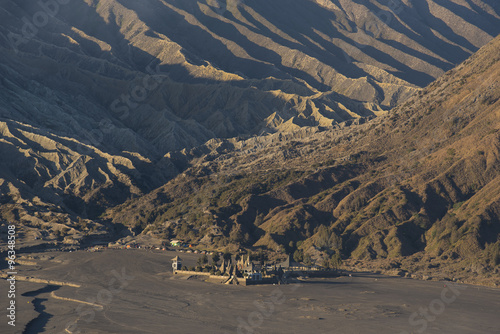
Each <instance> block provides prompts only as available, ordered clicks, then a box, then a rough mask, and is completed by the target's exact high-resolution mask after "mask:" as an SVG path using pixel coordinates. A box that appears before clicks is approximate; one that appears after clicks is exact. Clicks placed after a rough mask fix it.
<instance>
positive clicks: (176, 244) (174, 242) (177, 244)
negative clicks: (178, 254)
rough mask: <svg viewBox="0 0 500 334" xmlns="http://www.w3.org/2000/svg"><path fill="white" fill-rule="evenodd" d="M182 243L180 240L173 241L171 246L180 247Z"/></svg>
mask: <svg viewBox="0 0 500 334" xmlns="http://www.w3.org/2000/svg"><path fill="white" fill-rule="evenodd" d="M181 243H182V242H181V241H180V240H171V241H170V246H172V247H179V246H180V245H181Z"/></svg>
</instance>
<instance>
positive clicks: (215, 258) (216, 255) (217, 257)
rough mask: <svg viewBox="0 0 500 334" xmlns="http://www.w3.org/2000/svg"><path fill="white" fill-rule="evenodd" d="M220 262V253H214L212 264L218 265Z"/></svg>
mask: <svg viewBox="0 0 500 334" xmlns="http://www.w3.org/2000/svg"><path fill="white" fill-rule="evenodd" d="M219 260H220V256H219V253H217V252H214V253H213V254H212V262H213V264H217V262H219Z"/></svg>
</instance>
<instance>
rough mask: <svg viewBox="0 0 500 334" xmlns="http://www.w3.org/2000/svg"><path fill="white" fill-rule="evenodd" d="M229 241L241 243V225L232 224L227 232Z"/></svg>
mask: <svg viewBox="0 0 500 334" xmlns="http://www.w3.org/2000/svg"><path fill="white" fill-rule="evenodd" d="M229 241H230V242H232V243H241V242H242V241H243V232H242V231H241V225H239V224H236V225H233V228H232V229H231V232H229Z"/></svg>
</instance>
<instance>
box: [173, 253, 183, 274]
mask: <svg viewBox="0 0 500 334" xmlns="http://www.w3.org/2000/svg"><path fill="white" fill-rule="evenodd" d="M181 268H182V259H181V258H180V257H178V256H176V257H174V258H173V259H172V270H173V272H174V273H175V271H176V270H181Z"/></svg>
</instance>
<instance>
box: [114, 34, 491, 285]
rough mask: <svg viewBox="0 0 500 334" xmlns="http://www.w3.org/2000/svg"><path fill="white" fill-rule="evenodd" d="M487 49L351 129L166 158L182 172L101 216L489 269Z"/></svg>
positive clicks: (248, 240) (216, 145) (187, 235)
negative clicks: (387, 113) (151, 190)
mask: <svg viewBox="0 0 500 334" xmlns="http://www.w3.org/2000/svg"><path fill="white" fill-rule="evenodd" d="M499 49H500V38H496V39H495V40H494V41H492V42H491V43H489V44H488V45H487V46H485V47H483V48H482V49H481V50H480V51H479V52H478V53H477V54H475V55H474V56H473V57H471V58H470V59H469V60H467V61H465V62H464V63H462V64H461V65H460V66H458V67H457V68H456V69H453V70H451V71H449V72H447V73H446V74H445V75H444V76H443V77H441V78H440V79H438V80H437V81H435V82H434V83H432V84H431V85H429V86H428V87H427V88H425V89H424V90H422V91H421V92H420V93H419V94H416V95H415V96H413V97H412V98H410V99H409V100H408V101H407V102H405V103H404V104H403V105H402V106H400V107H397V108H396V109H394V110H392V111H391V113H390V114H389V115H387V116H384V117H380V118H377V119H375V120H372V121H370V122H368V123H366V124H363V125H356V126H351V127H344V128H339V129H337V130H328V131H318V132H315V133H308V134H305V133H304V132H296V133H294V134H293V135H289V136H284V135H279V134H274V135H270V136H266V137H258V138H254V139H249V140H246V141H217V142H212V143H210V144H207V145H205V146H204V147H203V148H199V149H196V150H193V151H191V152H184V153H182V154H181V153H179V154H177V155H172V156H171V158H174V157H176V159H175V160H173V161H175V163H177V164H178V165H179V166H181V165H182V166H184V167H188V169H187V170H186V171H185V172H184V173H183V174H182V175H181V176H179V177H177V178H175V179H174V180H172V181H170V182H169V183H167V184H166V185H165V186H163V187H161V188H159V189H157V190H155V191H154V192H152V193H151V194H148V195H146V196H144V197H142V198H139V199H135V200H132V201H131V202H129V203H126V204H125V205H123V206H120V207H117V208H115V209H112V210H109V211H108V213H107V214H108V217H109V218H111V219H113V220H114V221H115V222H122V223H126V224H131V225H134V224H136V225H141V224H142V225H143V226H146V225H147V224H153V225H152V227H151V228H153V229H154V227H156V228H160V227H162V226H163V224H165V222H172V221H175V222H177V223H176V224H173V225H169V226H170V228H169V229H168V231H167V234H169V235H171V236H172V237H173V236H175V237H180V238H183V239H188V240H191V241H193V242H196V241H198V240H200V239H201V238H202V237H205V238H204V242H206V240H207V239H210V241H211V246H216V247H227V246H231V245H245V246H253V247H264V248H267V249H270V250H273V251H280V252H282V251H288V252H295V251H298V253H299V254H300V253H301V252H303V253H305V254H311V255H312V256H318V254H321V253H328V252H332V251H340V252H342V254H343V255H344V256H345V257H346V258H350V259H353V260H356V259H357V260H375V261H376V260H380V259H388V261H391V260H394V261H400V262H403V263H404V265H403V267H404V268H406V269H408V270H424V269H426V268H427V264H429V263H430V262H432V263H433V264H432V266H435V265H438V266H443V268H444V267H446V268H448V267H449V268H451V269H449V270H451V271H455V270H456V272H455V274H457V275H464V277H466V276H471V275H476V274H479V275H488V274H487V273H488V272H490V273H492V272H494V270H495V268H498V265H500V240H499V232H500V221H499V213H500V197H499V196H500V195H499V194H500V189H499V188H498V187H499V185H500V183H499V180H500V178H499V175H500V174H499V172H500V161H499V157H500V155H499V153H500V151H499V150H500V122H499V120H500V119H499V117H500V102H499V98H500V85H499V84H500V83H499V78H500V62H499V60H500V55H499V53H498V50H499ZM214 225H215V226H219V227H220V228H221V230H222V233H220V234H214V233H213V232H211V231H213V228H214ZM183 226H188V227H187V228H183ZM151 228H150V229H151ZM206 235H208V236H209V238H207V237H206ZM414 260H415V261H416V262H414ZM421 260H425V261H421ZM435 263H437V264H435ZM397 266H401V263H399V264H398V265H397ZM419 266H420V267H419ZM429 268H431V267H429ZM432 268H434V267H432Z"/></svg>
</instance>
